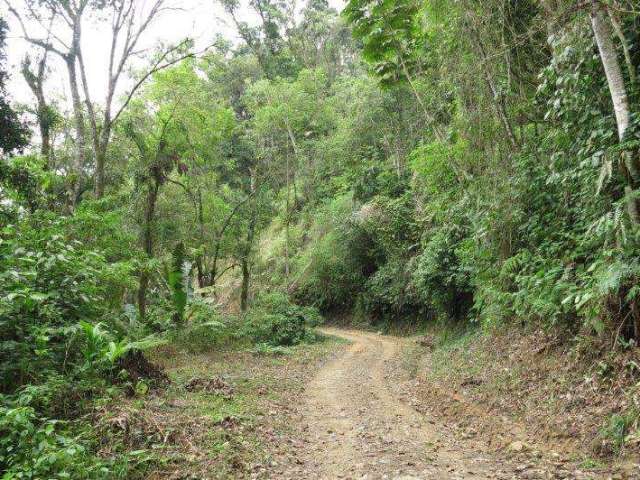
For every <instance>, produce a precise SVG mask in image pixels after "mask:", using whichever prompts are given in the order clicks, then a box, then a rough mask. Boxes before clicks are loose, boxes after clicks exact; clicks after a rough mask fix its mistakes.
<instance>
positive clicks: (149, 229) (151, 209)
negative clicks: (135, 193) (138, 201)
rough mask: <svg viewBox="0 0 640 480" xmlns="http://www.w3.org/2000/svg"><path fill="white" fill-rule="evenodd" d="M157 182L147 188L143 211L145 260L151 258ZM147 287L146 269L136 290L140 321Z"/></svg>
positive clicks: (143, 310) (145, 303)
mask: <svg viewBox="0 0 640 480" xmlns="http://www.w3.org/2000/svg"><path fill="white" fill-rule="evenodd" d="M158 189H159V184H158V182H154V183H153V185H152V186H149V191H148V192H147V204H146V206H145V210H144V228H143V230H142V245H143V249H144V253H145V254H146V256H147V259H151V258H153V223H154V219H155V211H156V202H157V200H158ZM148 286H149V273H148V272H147V270H146V267H145V268H143V270H142V272H141V273H140V287H139V288H138V314H139V316H140V318H141V319H144V318H145V315H146V312H147V289H148Z"/></svg>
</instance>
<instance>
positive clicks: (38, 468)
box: [0, 406, 109, 480]
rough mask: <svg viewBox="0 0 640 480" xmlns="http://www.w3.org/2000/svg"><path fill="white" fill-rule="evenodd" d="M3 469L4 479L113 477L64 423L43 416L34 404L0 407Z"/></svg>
mask: <svg viewBox="0 0 640 480" xmlns="http://www.w3.org/2000/svg"><path fill="white" fill-rule="evenodd" d="M0 471H2V472H4V474H3V477H2V478H3V479H4V480H13V479H38V478H51V479H53V478H55V479H64V478H66V479H88V478H108V477H109V469H108V468H107V466H106V465H105V464H104V463H102V462H101V461H100V460H99V459H97V458H96V457H94V456H93V455H91V454H90V453H89V451H88V450H87V448H86V447H85V446H84V445H82V444H81V443H80V442H78V441H77V440H76V439H75V438H74V437H73V436H71V435H70V433H69V432H67V431H65V430H64V423H62V422H58V421H55V420H46V419H39V418H38V417H37V415H36V413H35V410H34V409H33V408H32V407H30V406H15V407H13V408H6V407H0Z"/></svg>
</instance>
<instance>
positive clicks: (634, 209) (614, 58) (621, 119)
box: [591, 1, 640, 224]
mask: <svg viewBox="0 0 640 480" xmlns="http://www.w3.org/2000/svg"><path fill="white" fill-rule="evenodd" d="M592 7H593V8H592V9H591V26H592V28H593V35H594V37H595V39H596V43H597V44H598V51H599V52H600V60H601V61H602V66H603V68H604V72H605V75H606V77H607V85H608V86H609V92H610V94H611V101H612V103H613V110H614V113H615V117H616V125H617V127H618V138H619V140H620V141H621V142H623V141H624V138H625V135H626V134H627V129H628V128H629V122H630V117H631V111H630V108H629V97H628V95H627V88H626V86H625V81H624V77H623V75H622V69H621V68H620V62H619V60H618V55H617V52H616V47H615V45H614V43H613V38H612V37H613V32H612V28H611V25H610V23H609V19H608V16H606V15H605V11H604V7H603V6H602V5H601V4H600V3H599V2H597V1H594V2H593V4H592ZM622 156H623V163H624V166H625V168H626V170H627V172H628V175H627V183H628V184H627V186H626V187H625V194H626V197H627V210H628V213H629V217H630V218H631V221H632V222H633V223H635V224H638V223H640V216H639V213H638V210H639V209H638V202H637V200H636V199H634V198H633V192H634V189H635V188H636V186H637V184H638V180H639V178H640V175H639V174H640V169H639V168H638V163H637V159H636V158H635V156H634V155H633V154H632V153H631V152H624V153H623V154H622Z"/></svg>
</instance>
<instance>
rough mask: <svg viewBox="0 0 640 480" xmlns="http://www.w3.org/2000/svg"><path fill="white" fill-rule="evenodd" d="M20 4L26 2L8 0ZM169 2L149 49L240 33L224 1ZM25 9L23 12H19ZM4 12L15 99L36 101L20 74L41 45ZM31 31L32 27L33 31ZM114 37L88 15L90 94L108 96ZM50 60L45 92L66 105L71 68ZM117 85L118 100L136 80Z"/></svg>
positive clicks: (199, 45)
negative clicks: (22, 65)
mask: <svg viewBox="0 0 640 480" xmlns="http://www.w3.org/2000/svg"><path fill="white" fill-rule="evenodd" d="M9 1H10V2H11V3H12V6H13V4H15V6H16V8H20V6H21V4H22V2H21V1H16V0H9ZM139 1H140V4H141V7H142V12H143V13H146V11H147V9H145V8H144V7H145V6H150V4H151V2H148V1H145V0H139ZM329 3H330V4H331V5H332V6H333V7H334V8H336V9H340V8H341V7H342V5H343V2H342V1H341V0H330V2H329ZM167 5H168V6H170V7H172V10H171V11H168V12H163V13H161V14H160V15H159V16H158V18H156V19H155V20H154V22H153V24H152V25H151V26H150V27H149V28H148V30H147V31H146V32H145V33H144V35H143V37H142V39H141V41H140V47H141V49H146V50H147V52H148V53H151V52H152V51H153V48H154V46H157V45H158V44H159V43H163V44H172V43H174V44H175V43H178V42H179V41H180V40H182V39H184V38H186V37H189V38H191V39H193V40H194V41H195V50H196V51H200V50H202V49H204V48H206V47H207V46H208V45H210V44H211V43H212V42H213V40H214V39H215V37H216V36H217V35H222V36H223V37H225V38H227V39H229V40H231V41H233V42H237V41H239V40H238V35H237V33H236V31H235V28H234V26H233V24H232V23H231V22H230V21H229V18H228V17H227V16H226V14H225V12H224V10H223V9H222V7H221V6H220V5H219V4H218V3H217V2H215V1H214V0H170V1H168V2H167ZM21 13H22V12H21ZM0 15H2V17H3V18H5V19H6V20H7V23H8V24H9V29H10V30H9V33H8V38H7V65H8V70H9V72H10V75H11V78H10V80H9V82H8V89H9V93H10V96H11V98H12V100H13V101H14V102H16V103H22V104H33V102H34V98H33V96H32V95H31V92H30V90H29V88H28V87H27V84H26V83H25V81H24V79H23V78H22V75H21V74H20V71H19V69H20V62H21V61H22V59H23V58H24V56H25V54H27V53H29V52H33V53H34V54H39V53H40V49H38V48H37V47H34V46H33V45H31V44H29V43H28V42H27V41H26V40H24V39H23V38H21V37H22V30H21V29H20V26H19V24H18V22H17V21H16V20H15V18H14V17H13V15H11V14H10V13H9V12H8V10H7V7H6V4H4V3H3V2H0ZM240 15H241V19H242V20H244V21H247V22H249V23H250V24H255V23H256V21H257V19H256V16H255V14H253V12H252V11H250V9H249V8H248V7H247V5H246V2H242V8H241V9H240ZM26 25H27V28H29V29H33V36H34V37H37V38H44V34H41V33H40V32H42V31H43V30H42V29H41V28H40V29H39V25H38V23H37V22H36V21H27V22H26ZM30 33H31V32H30ZM110 38H111V31H110V21H109V19H104V20H103V21H97V20H94V19H89V18H87V19H86V20H85V23H84V27H83V31H82V45H83V54H84V59H85V63H86V66H87V77H88V82H89V85H90V88H91V92H90V94H91V96H92V99H93V100H94V101H98V102H99V101H100V99H102V98H104V96H105V93H106V89H107V73H106V71H107V62H108V54H109V42H110ZM146 63H147V60H145V55H144V53H143V54H142V55H141V56H140V58H137V59H135V60H134V61H132V62H131V66H132V67H133V68H144V66H145V65H146ZM49 65H51V67H52V69H51V70H52V71H51V73H50V75H49V79H48V81H47V84H46V89H45V94H46V95H47V97H48V100H49V101H52V100H53V101H56V102H57V103H58V105H59V106H60V108H63V109H66V108H68V105H67V99H68V98H69V96H70V95H69V91H68V79H67V72H66V69H65V68H64V65H63V64H62V61H61V59H60V58H59V57H58V56H57V55H52V54H50V55H49ZM122 80H123V81H122V82H120V84H119V85H118V91H117V95H116V103H118V101H117V100H118V95H119V94H122V93H123V92H126V91H128V90H129V89H130V87H131V86H132V84H133V81H132V80H131V78H130V76H129V75H125V77H123V79H122Z"/></svg>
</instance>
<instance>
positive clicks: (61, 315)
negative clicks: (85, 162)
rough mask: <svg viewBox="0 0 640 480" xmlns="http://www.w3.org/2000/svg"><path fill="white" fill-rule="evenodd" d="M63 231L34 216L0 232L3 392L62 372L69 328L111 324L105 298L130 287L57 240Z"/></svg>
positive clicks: (115, 268)
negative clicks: (95, 322)
mask: <svg viewBox="0 0 640 480" xmlns="http://www.w3.org/2000/svg"><path fill="white" fill-rule="evenodd" d="M65 228H66V221H65V220H64V219H61V218H57V217H56V216H55V215H51V214H46V213H42V214H39V215H37V216H36V215H34V216H33V217H30V218H29V219H27V220H26V221H23V222H20V223H19V224H15V225H8V226H6V227H4V228H3V230H2V231H1V233H0V252H1V259H2V266H3V269H2V273H1V274H0V275H1V278H2V281H1V282H0V285H1V286H0V350H1V351H2V356H1V358H2V360H1V361H0V371H1V372H2V387H1V388H2V390H3V391H11V390H13V389H15V388H16V387H17V386H20V385H22V384H24V383H28V382H38V381H39V379H43V378H46V375H47V374H48V373H49V372H50V371H51V370H54V371H63V370H64V369H68V368H70V367H71V366H72V365H73V361H74V359H75V358H78V357H77V354H78V352H77V350H76V349H71V351H69V347H70V345H71V344H72V343H73V342H74V340H75V338H76V335H75V334H74V332H75V326H76V324H78V323H79V322H80V321H89V320H99V319H102V318H107V317H114V316H115V317H117V316H118V315H119V312H118V310H117V309H116V310H113V309H112V308H111V305H112V302H111V301H110V299H111V296H112V295H118V292H119V291H121V290H122V289H123V288H126V287H127V286H129V285H130V284H131V279H130V272H129V271H128V269H127V267H126V266H122V265H119V264H117V263H114V264H109V263H107V262H106V260H105V258H104V257H103V256H102V255H101V254H100V253H98V252H96V251H93V250H91V249H90V248H87V245H84V244H81V243H80V242H78V241H76V240H69V239H67V238H65ZM122 267H124V268H122Z"/></svg>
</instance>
